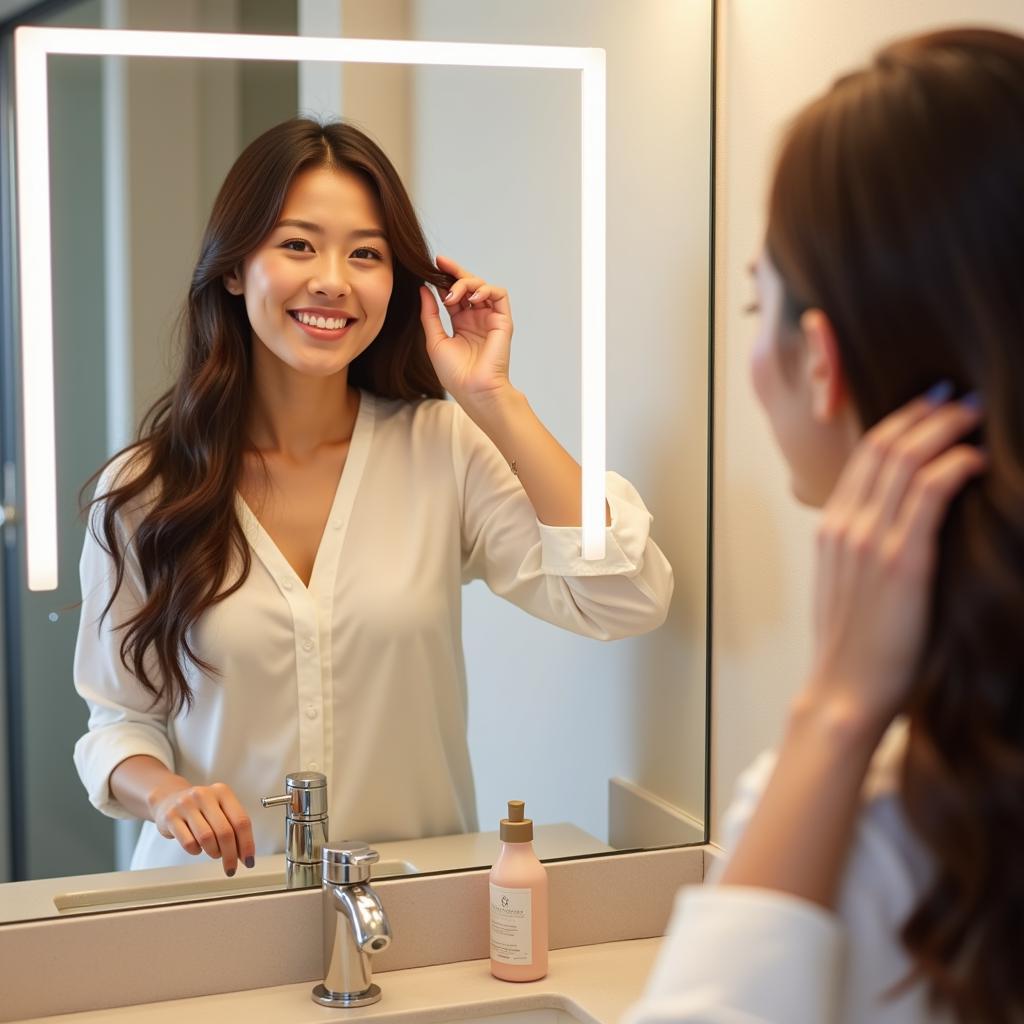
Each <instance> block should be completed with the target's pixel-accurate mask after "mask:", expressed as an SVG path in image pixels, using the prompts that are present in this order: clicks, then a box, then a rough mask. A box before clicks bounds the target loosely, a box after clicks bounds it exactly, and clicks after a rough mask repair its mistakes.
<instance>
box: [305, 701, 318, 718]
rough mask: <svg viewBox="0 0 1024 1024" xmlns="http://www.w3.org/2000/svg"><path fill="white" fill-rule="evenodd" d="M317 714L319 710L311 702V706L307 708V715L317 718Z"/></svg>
mask: <svg viewBox="0 0 1024 1024" xmlns="http://www.w3.org/2000/svg"><path fill="white" fill-rule="evenodd" d="M316 716H317V710H316V708H315V707H313V705H312V704H310V705H309V707H308V708H306V717H307V718H316Z"/></svg>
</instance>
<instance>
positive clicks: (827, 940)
mask: <svg viewBox="0 0 1024 1024" xmlns="http://www.w3.org/2000/svg"><path fill="white" fill-rule="evenodd" d="M899 738H900V737H899V735H894V737H893V739H895V740H897V743H896V744H886V745H885V749H883V751H880V755H882V756H881V758H880V759H876V761H879V763H878V764H877V765H873V768H872V772H871V773H870V775H869V779H868V783H867V785H866V787H865V798H864V805H863V808H862V812H861V816H860V818H859V820H858V824H857V830H856V834H855V838H854V841H853V843H852V846H851V850H850V857H849V860H848V861H847V865H846V869H845V872H844V876H843V882H842V886H841V891H840V898H839V901H838V908H837V910H836V911H835V912H833V911H830V910H826V909H824V908H822V907H820V906H818V905H817V904H815V903H811V902H809V901H807V900H803V899H799V898H797V897H794V896H790V895H788V894H787V893H782V892H777V891H775V890H770V889H760V888H753V887H747V886H720V885H717V884H715V883H716V880H717V878H718V877H719V876H720V875H721V873H722V871H723V870H724V867H725V863H724V862H720V863H719V864H716V866H715V867H714V868H713V870H712V873H711V876H710V878H709V879H708V882H707V883H706V884H705V885H703V886H690V887H687V888H684V889H683V890H681V891H680V893H679V895H678V896H677V898H676V905H675V910H674V913H673V915H672V920H671V922H670V924H669V930H668V933H667V934H666V936H665V940H664V942H663V945H662V948H661V950H660V952H659V955H658V961H657V964H656V965H655V968H654V971H653V972H652V974H651V977H650V979H649V980H648V984H647V988H646V991H645V993H644V996H643V998H642V1000H641V1001H640V1002H639V1003H638V1004H637V1005H635V1006H634V1007H633V1008H632V1010H631V1011H630V1012H629V1014H628V1015H627V1018H626V1024H668V1022H688V1024H696V1022H700V1024H926V1022H927V1024H939V1022H943V1021H946V1020H947V1019H948V1018H947V1017H945V1016H943V1015H942V1014H940V1013H937V1012H936V1011H933V1010H932V1009H931V1008H930V1007H929V1005H928V1001H927V996H926V993H925V991H924V989H923V987H922V986H921V985H920V984H913V985H911V986H908V987H906V988H901V989H900V991H899V992H898V993H897V994H892V991H891V990H892V989H893V987H894V986H897V985H899V983H900V982H901V981H903V979H905V978H906V977H907V975H908V972H909V970H910V960H909V958H908V957H907V954H906V952H905V951H904V949H903V947H902V945H901V943H900V939H899V931H900V928H901V926H902V924H903V922H904V920H905V919H906V917H907V915H908V914H909V913H910V911H911V910H912V909H913V907H914V905H915V903H916V901H917V898H918V896H919V894H920V892H921V888H922V886H923V885H924V884H925V883H926V882H927V877H928V873H929V868H928V860H927V858H926V857H925V856H924V855H923V853H922V851H921V849H920V848H919V847H918V845H917V844H916V842H915V840H914V839H913V837H912V836H911V834H910V832H909V830H908V828H907V826H906V823H905V820H904V818H903V814H902V811H901V809H900V806H899V800H898V796H897V794H896V792H895V788H894V786H895V773H894V772H893V771H892V764H891V763H890V762H891V756H892V751H893V750H894V749H898V747H899V742H898V741H899ZM774 763H775V758H774V755H772V754H764V755H762V756H761V757H760V758H759V759H758V760H757V761H756V762H755V763H754V765H753V766H752V767H751V768H750V769H748V771H747V772H746V773H745V774H744V775H743V776H742V777H741V779H740V781H739V783H738V786H737V792H736V795H735V797H734V800H733V803H732V805H731V807H730V809H729V811H728V813H727V815H726V818H725V821H724V826H725V827H724V829H723V832H724V843H723V845H724V846H725V847H726V849H727V850H733V849H735V848H736V842H737V840H738V839H739V837H740V835H741V834H742V832H743V829H744V828H745V827H746V825H747V822H748V821H749V820H750V817H751V815H752V813H753V810H754V808H755V806H756V805H757V801H758V799H759V798H760V795H761V793H762V792H763V790H764V788H765V786H766V785H767V782H768V779H769V777H770V775H771V772H772V769H773V767H774ZM807 838H810V837H807ZM793 841H794V843H797V842H800V841H801V837H798V836H795V837H794V838H793Z"/></svg>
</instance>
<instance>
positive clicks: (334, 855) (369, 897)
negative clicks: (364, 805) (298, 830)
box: [313, 840, 391, 1006]
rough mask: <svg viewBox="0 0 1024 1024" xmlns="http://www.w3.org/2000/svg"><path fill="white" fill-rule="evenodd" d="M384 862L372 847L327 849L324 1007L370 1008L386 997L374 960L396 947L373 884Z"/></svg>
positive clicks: (319, 992)
mask: <svg viewBox="0 0 1024 1024" xmlns="http://www.w3.org/2000/svg"><path fill="white" fill-rule="evenodd" d="M378 859H379V855H378V853H377V851H376V850H371V849H370V848H369V847H368V846H367V845H366V843H361V842H357V841H354V840H349V841H346V842H345V843H344V844H343V845H340V846H339V847H335V848H330V847H324V851H323V928H324V980H323V983H322V984H320V985H317V986H316V987H315V988H314V989H313V1000H314V1001H315V1002H317V1003H319V1004H320V1005H321V1006H367V1005H369V1004H370V1003H375V1002H376V1001H377V1000H378V999H380V987H379V986H378V985H374V984H373V971H372V969H371V967H370V957H371V956H373V955H374V954H376V953H382V952H384V950H385V949H387V948H388V946H390V945H391V926H390V924H389V923H388V917H387V914H386V913H385V911H384V907H383V906H382V905H381V902H380V898H379V897H378V896H377V893H376V892H374V891H373V889H372V888H371V886H370V866H371V865H372V864H374V863H376V861H377V860H378Z"/></svg>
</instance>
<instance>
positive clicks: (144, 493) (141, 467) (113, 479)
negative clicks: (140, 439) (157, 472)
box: [90, 445, 160, 526]
mask: <svg viewBox="0 0 1024 1024" xmlns="http://www.w3.org/2000/svg"><path fill="white" fill-rule="evenodd" d="M148 466H149V453H148V451H147V449H146V448H145V447H144V446H142V445H132V446H131V447H129V448H125V449H124V450H122V451H120V452H118V453H117V454H116V455H115V456H114V457H113V458H112V459H111V460H110V461H109V462H108V463H107V464H106V465H105V466H104V467H103V468H102V469H101V470H100V472H99V474H98V475H97V478H96V488H95V490H94V492H93V498H92V502H91V509H90V521H91V522H92V523H93V524H94V526H95V525H98V524H99V523H100V521H101V520H102V518H103V515H104V512H105V509H106V504H107V498H108V496H109V495H110V494H111V493H112V492H114V491H116V490H119V489H120V488H122V487H126V486H130V485H131V484H132V483H134V482H135V481H137V480H138V479H139V477H140V476H141V475H142V474H143V473H144V472H145V471H146V469H147V468H148ZM159 494H160V488H159V484H158V483H157V482H153V483H151V484H149V485H147V486H145V487H144V488H143V489H142V490H140V491H139V492H138V493H137V494H133V495H132V496H131V497H129V498H128V500H127V501H126V502H125V503H124V504H123V505H122V506H121V507H120V508H118V510H117V521H118V522H119V523H120V524H121V525H127V524H129V523H133V522H136V523H137V521H138V520H139V518H141V516H143V515H144V513H145V512H146V510H147V509H148V508H150V507H151V506H152V505H153V504H154V503H155V502H156V501H157V499H158V498H159Z"/></svg>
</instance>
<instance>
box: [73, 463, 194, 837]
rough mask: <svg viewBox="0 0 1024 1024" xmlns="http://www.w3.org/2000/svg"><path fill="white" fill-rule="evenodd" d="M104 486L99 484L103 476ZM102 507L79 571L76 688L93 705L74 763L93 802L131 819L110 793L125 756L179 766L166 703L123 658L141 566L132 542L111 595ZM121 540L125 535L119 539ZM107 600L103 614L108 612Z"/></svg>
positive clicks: (111, 575)
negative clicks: (118, 583) (125, 629)
mask: <svg viewBox="0 0 1024 1024" xmlns="http://www.w3.org/2000/svg"><path fill="white" fill-rule="evenodd" d="M101 485H102V481H101ZM101 509H102V506H94V509H93V515H92V517H91V523H90V529H88V530H86V535H85V543H84V545H83V548H82V558H81V561H80V563H79V575H80V578H81V584H82V615H81V620H80V622H79V627H78V640H77V642H76V644H75V661H74V685H75V689H76V690H77V691H78V694H79V696H81V697H82V699H83V700H84V701H85V702H86V704H87V705H88V707H89V730H88V732H87V733H86V734H85V735H84V736H82V737H81V738H80V739H79V740H78V742H77V743H76V744H75V750H74V763H75V768H76V769H77V770H78V775H79V777H80V778H81V780H82V784H83V785H84V786H85V789H86V792H87V793H88V796H89V802H90V803H91V804H92V805H93V806H94V807H95V808H96V809H97V810H99V811H102V812H103V813H104V814H106V815H108V816H109V817H112V818H131V817H134V815H132V814H130V813H129V812H128V811H127V810H126V809H125V808H124V807H122V805H121V804H120V803H118V801H117V800H115V799H114V797H113V796H112V794H111V792H110V774H111V772H112V771H113V770H114V769H115V768H116V767H117V766H118V765H119V764H120V763H121V762H122V761H123V760H125V758H128V757H133V756H135V755H137V754H148V755H149V756H151V757H155V758H156V759H157V760H158V761H160V762H161V763H162V764H164V765H165V766H166V767H167V768H169V769H171V770H172V771H173V770H174V752H173V748H172V746H171V742H170V738H169V735H168V714H167V707H166V703H165V702H164V701H163V700H159V701H154V700H153V695H152V694H151V693H149V692H148V691H147V690H145V689H144V688H143V686H142V685H141V683H140V682H139V680H138V679H137V677H136V676H135V675H134V673H132V672H131V671H130V670H129V669H128V668H127V667H126V666H125V665H124V663H123V662H122V661H121V639H122V637H123V631H122V629H120V628H118V627H119V626H122V625H123V624H124V623H126V622H127V621H129V620H130V619H131V618H132V616H133V615H134V614H135V613H136V612H137V611H138V609H139V608H140V607H141V602H142V588H141V581H140V572H139V568H138V565H137V564H136V563H135V561H134V556H133V554H132V550H131V547H130V545H127V552H126V556H125V558H126V564H125V574H124V579H123V581H122V585H121V587H120V589H119V590H118V592H117V595H116V597H114V598H113V601H112V603H111V598H112V596H113V594H114V581H115V578H116V576H115V571H114V564H113V559H112V558H111V556H110V555H109V553H108V552H107V551H106V550H105V548H104V547H103V546H102V545H101V544H100V542H99V541H98V540H97V539H96V536H95V535H94V532H93V531H94V529H97V528H98V523H99V517H100V515H101V514H102V513H101ZM122 542H126V539H125V538H124V537H122ZM108 603H110V607H109V609H108V610H107V611H106V614H105V615H104V609H105V608H106V607H107V604H108Z"/></svg>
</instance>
